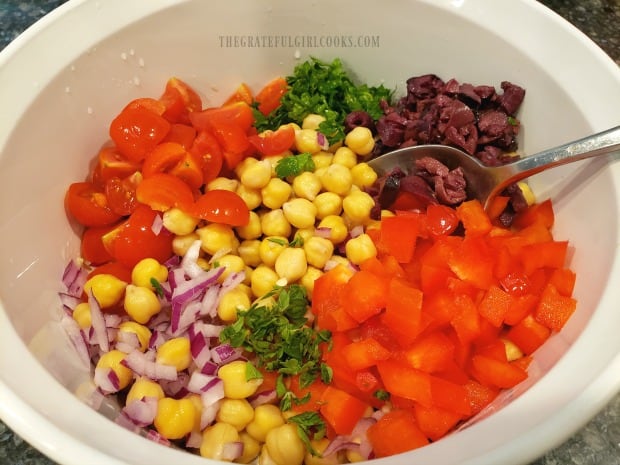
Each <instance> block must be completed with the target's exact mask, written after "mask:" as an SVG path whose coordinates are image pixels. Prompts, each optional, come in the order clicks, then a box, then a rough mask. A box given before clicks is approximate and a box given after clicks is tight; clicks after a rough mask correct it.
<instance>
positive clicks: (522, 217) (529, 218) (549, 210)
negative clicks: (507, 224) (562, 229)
mask: <svg viewBox="0 0 620 465" xmlns="http://www.w3.org/2000/svg"><path fill="white" fill-rule="evenodd" d="M554 222H555V214H554V212H553V205H552V203H551V200H549V199H547V200H544V201H542V202H540V203H536V204H534V205H531V206H529V207H528V208H526V209H525V210H523V211H521V212H519V213H518V214H517V215H516V216H515V218H514V220H513V223H512V224H513V226H514V227H516V228H518V229H523V228H525V227H526V226H531V225H533V224H540V225H541V226H543V227H545V228H547V229H550V228H551V227H552V226H553V223H554Z"/></svg>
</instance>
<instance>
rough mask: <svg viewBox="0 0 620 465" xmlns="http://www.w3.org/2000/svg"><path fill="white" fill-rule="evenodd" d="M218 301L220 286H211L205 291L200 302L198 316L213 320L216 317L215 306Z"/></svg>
mask: <svg viewBox="0 0 620 465" xmlns="http://www.w3.org/2000/svg"><path fill="white" fill-rule="evenodd" d="M219 299H220V286H219V285H216V286H211V287H209V289H207V290H206V292H205V295H204V297H203V298H202V301H201V302H200V305H201V308H200V316H206V317H211V318H215V316H216V315H217V306H218V303H219Z"/></svg>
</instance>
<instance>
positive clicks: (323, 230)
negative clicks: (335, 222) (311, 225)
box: [314, 226, 332, 239]
mask: <svg viewBox="0 0 620 465" xmlns="http://www.w3.org/2000/svg"><path fill="white" fill-rule="evenodd" d="M331 234H332V228H327V227H324V226H321V227H318V228H315V229H314V235H315V236H318V237H322V238H324V239H329V238H330V237H331Z"/></svg>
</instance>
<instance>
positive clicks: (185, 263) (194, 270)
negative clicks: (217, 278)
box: [181, 239, 205, 278]
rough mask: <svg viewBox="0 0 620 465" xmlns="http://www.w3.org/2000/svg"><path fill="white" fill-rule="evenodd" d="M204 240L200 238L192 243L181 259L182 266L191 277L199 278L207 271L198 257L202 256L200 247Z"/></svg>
mask: <svg viewBox="0 0 620 465" xmlns="http://www.w3.org/2000/svg"><path fill="white" fill-rule="evenodd" d="M201 246H202V241H201V240H200V239H198V240H195V241H194V242H193V243H192V245H190V246H189V248H188V249H187V252H185V255H184V256H183V258H182V259H181V268H182V269H183V271H184V272H185V274H186V275H187V276H189V277H190V278H197V277H198V276H200V275H201V274H202V273H204V272H205V270H203V269H202V268H201V267H200V265H198V257H200V247H201Z"/></svg>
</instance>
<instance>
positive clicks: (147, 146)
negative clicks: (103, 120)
mask: <svg viewBox="0 0 620 465" xmlns="http://www.w3.org/2000/svg"><path fill="white" fill-rule="evenodd" d="M169 130H170V123H169V122H168V121H166V120H165V119H164V118H163V117H162V116H160V115H158V114H157V113H154V112H153V111H151V110H149V109H147V108H145V107H143V106H137V107H126V108H125V109H124V110H123V111H122V112H121V113H120V114H119V115H118V116H117V117H116V118H114V119H113V120H112V123H111V124H110V137H111V138H112V140H113V141H114V143H115V144H116V147H117V148H118V151H119V152H120V153H121V155H124V156H125V157H126V158H128V159H129V160H130V161H132V162H136V163H139V162H141V161H142V160H143V159H144V157H145V156H146V154H147V153H148V152H150V151H151V150H153V148H154V147H155V146H156V145H157V144H159V143H160V142H161V141H162V140H163V139H164V137H166V135H167V134H168V131H169Z"/></svg>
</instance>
